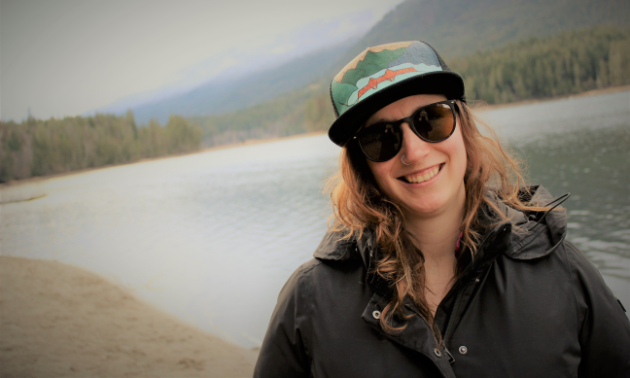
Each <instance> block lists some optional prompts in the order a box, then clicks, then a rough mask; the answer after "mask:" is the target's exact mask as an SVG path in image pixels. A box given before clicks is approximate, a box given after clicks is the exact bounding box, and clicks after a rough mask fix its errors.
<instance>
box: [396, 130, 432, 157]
mask: <svg viewBox="0 0 630 378" xmlns="http://www.w3.org/2000/svg"><path fill="white" fill-rule="evenodd" d="M401 129H402V132H403V145H402V148H401V149H400V153H401V154H402V155H405V162H406V163H409V164H411V163H417V162H419V161H421V160H422V159H424V158H425V157H426V156H427V154H428V153H429V151H430V149H431V146H430V143H427V142H425V141H423V140H422V139H420V138H419V137H418V136H417V135H416V134H415V133H414V132H413V130H411V127H409V125H408V124H407V123H406V122H405V123H403V124H402V125H401ZM402 155H401V156H402Z"/></svg>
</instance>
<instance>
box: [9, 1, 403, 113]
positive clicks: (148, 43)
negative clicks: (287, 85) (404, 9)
mask: <svg viewBox="0 0 630 378" xmlns="http://www.w3.org/2000/svg"><path fill="white" fill-rule="evenodd" d="M401 1H402V0H345V1H339V0H317V1H313V0H309V1H299V0H272V1H260V0H258V1H256V0H228V1H195V0H186V1H182V0H180V1H171V0H168V1H156V0H125V1H112V0H109V1H101V0H98V1H91V0H40V1H31V0H0V117H2V119H3V120H9V119H13V120H15V121H20V120H22V119H23V118H25V117H26V115H27V109H28V108H29V107H30V109H31V113H32V114H33V115H34V116H35V117H37V118H49V117H51V116H54V117H62V116H65V115H77V114H82V113H85V112H87V111H90V110H93V109H97V108H102V107H104V106H106V105H109V104H112V103H114V102H116V101H117V102H118V103H120V102H125V103H130V102H132V101H138V100H141V99H146V98H149V97H152V96H155V95H157V94H159V93H162V94H163V93H174V92H177V91H182V90H185V89H188V88H191V87H193V86H195V85H197V84H200V83H202V82H204V81H207V80H209V79H210V78H211V77H213V76H214V75H216V74H217V73H219V72H221V71H222V70H225V69H227V68H230V67H235V66H238V65H241V66H243V65H246V67H249V68H251V69H255V68H256V67H257V66H269V65H270V64H272V63H271V62H278V61H282V60H286V59H288V58H290V57H292V56H297V55H300V54H303V53H305V52H308V51H311V50H313V49H316V48H318V47H323V46H326V45H330V44H334V43H338V42H342V41H344V40H347V39H348V38H351V37H353V36H357V35H359V34H362V33H364V32H366V31H367V30H368V29H369V28H370V27H371V26H372V25H374V24H375V23H376V22H378V20H380V19H381V17H382V16H383V15H384V14H385V13H387V11H388V10H390V9H392V8H393V7H394V6H395V5H396V4H398V3H400V2H401ZM121 99H123V100H121Z"/></svg>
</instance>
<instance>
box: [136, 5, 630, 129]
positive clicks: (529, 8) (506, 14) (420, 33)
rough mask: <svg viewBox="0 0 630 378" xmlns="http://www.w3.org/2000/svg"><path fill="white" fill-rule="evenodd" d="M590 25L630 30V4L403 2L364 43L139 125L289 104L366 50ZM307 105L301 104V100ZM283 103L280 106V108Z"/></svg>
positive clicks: (256, 77) (476, 43)
mask: <svg viewBox="0 0 630 378" xmlns="http://www.w3.org/2000/svg"><path fill="white" fill-rule="evenodd" d="M593 25H611V26H620V27H624V28H627V27H630V1H628V0H547V1H543V0H439V1H438V0H406V1H404V2H403V3H401V4H399V5H398V6H397V7H396V8H395V9H393V10H392V11H390V12H389V13H388V14H386V15H385V16H384V17H383V19H382V20H381V21H379V22H378V23H377V24H376V25H375V26H374V27H372V28H371V29H370V30H369V31H368V33H367V34H366V35H365V36H363V37H362V38H361V39H360V40H359V41H351V42H349V43H346V44H343V45H339V46H335V47H331V48H329V49H327V50H322V51H318V52H316V53H313V54H309V55H307V56H304V57H302V58H298V59H296V60H293V61H290V62H288V63H285V64H283V65H281V66H280V67H277V68H274V69H268V70H265V71H262V72H258V73H254V74H250V75H247V76H245V77H243V78H240V79H236V80H225V79H216V80H213V81H211V82H209V83H206V84H204V85H201V86H199V87H198V88H196V89H194V90H192V91H189V92H187V93H184V94H181V95H176V96H172V97H169V98H166V99H162V100H160V101H156V102H152V103H148V104H146V105H142V106H137V107H134V108H133V111H134V114H135V116H136V119H137V121H138V122H139V123H141V124H143V123H146V122H147V121H148V120H149V119H150V118H156V119H158V120H159V121H161V122H162V123H164V122H166V120H167V119H168V117H169V115H170V114H178V115H182V116H186V117H191V116H197V117H199V116H209V115H217V114H228V113H232V112H235V111H238V110H241V109H245V108H247V107H250V106H255V105H258V104H262V103H269V102H270V101H271V102H273V99H274V98H281V97H282V98H285V97H287V96H289V97H290V96H291V93H292V91H294V90H297V91H300V90H301V89H303V88H304V87H307V86H309V85H311V84H317V85H318V86H319V87H320V90H319V94H318V96H320V97H321V96H322V95H323V94H325V93H326V86H327V83H328V82H329V80H330V78H332V77H333V76H334V74H335V73H336V72H337V71H339V70H340V69H341V68H342V67H343V66H344V65H345V63H346V62H348V61H350V60H351V59H352V58H353V57H354V56H356V55H357V54H359V53H360V52H361V51H363V50H364V49H365V48H366V47H368V46H375V45H378V44H382V43H386V42H391V41H404V40H418V39H420V40H423V41H425V42H428V43H429V44H431V45H432V46H433V47H435V48H436V49H437V50H438V51H439V52H440V54H441V55H442V56H443V57H444V58H445V60H446V61H447V62H449V61H450V60H449V58H459V57H463V56H468V55H470V54H472V53H475V52H480V51H487V50H490V49H495V48H500V47H503V46H506V45H508V44H511V43H514V42H517V41H521V40H524V39H527V38H532V37H546V36H551V35H556V34H558V33H560V32H563V31H570V30H576V29H580V28H584V27H588V26H593ZM300 98H302V97H300ZM283 101H285V100H281V102H283Z"/></svg>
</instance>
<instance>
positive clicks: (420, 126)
mask: <svg viewBox="0 0 630 378" xmlns="http://www.w3.org/2000/svg"><path fill="white" fill-rule="evenodd" d="M413 125H414V127H415V129H416V131H417V132H418V134H420V136H421V137H422V138H424V139H426V140H428V141H431V142H439V141H442V140H444V139H446V138H448V137H449V136H450V135H451V133H452V132H453V129H454V127H455V117H454V116H453V110H452V109H451V107H450V106H448V105H446V104H433V105H429V106H426V107H424V108H422V109H420V111H419V112H418V113H416V114H415V115H414V118H413Z"/></svg>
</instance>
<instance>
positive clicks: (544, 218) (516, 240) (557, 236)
mask: <svg viewBox="0 0 630 378" xmlns="http://www.w3.org/2000/svg"><path fill="white" fill-rule="evenodd" d="M523 193H524V194H525V193H527V192H526V191H523ZM529 195H531V198H530V199H529V201H527V203H529V204H532V205H534V204H535V205H538V206H548V207H551V208H552V209H551V210H548V211H544V212H536V211H528V212H522V211H519V210H516V209H513V208H511V207H509V206H507V205H505V204H503V203H502V202H501V201H499V200H498V198H497V196H496V195H495V194H494V193H493V192H492V191H488V196H489V197H491V198H492V200H493V201H494V203H496V204H497V207H498V208H499V209H500V210H501V211H502V213H503V214H504V215H506V217H507V218H508V221H507V222H496V220H495V221H494V222H493V221H492V219H500V218H499V217H498V216H497V215H494V216H492V215H489V213H490V211H487V210H485V211H484V210H480V211H483V212H484V213H483V214H482V217H484V218H485V219H486V221H487V222H488V224H490V225H492V224H494V226H495V227H492V228H491V229H492V231H489V232H488V233H487V234H486V235H485V237H484V238H482V239H483V240H484V242H482V246H483V245H485V244H487V243H490V244H496V243H498V244H501V245H502V246H503V247H504V248H501V249H502V250H503V252H504V253H505V254H506V255H507V256H508V257H510V258H511V259H515V260H533V259H537V258H541V257H544V256H547V255H549V254H550V253H552V252H553V251H554V250H555V249H556V248H557V247H558V246H559V245H560V244H561V243H562V241H563V240H564V238H565V236H566V232H567V230H566V225H567V214H566V211H563V210H554V209H556V207H557V206H559V205H560V204H561V203H562V202H564V201H566V199H567V198H568V197H569V194H565V195H563V196H560V197H558V198H555V199H554V198H553V197H552V196H551V194H550V193H549V191H548V190H547V189H545V188H544V187H543V186H540V185H537V186H531V187H529V194H527V196H528V197H529ZM508 234H509V236H508ZM346 235H347V230H341V231H329V232H327V233H326V235H325V236H324V238H323V239H322V241H321V242H320V243H319V246H318V247H317V249H316V250H315V252H314V253H313V257H315V258H317V259H320V260H329V261H344V260H349V259H352V258H355V257H357V255H358V256H360V257H361V259H362V260H363V262H364V263H365V266H367V267H369V266H370V264H371V263H372V258H373V254H374V250H375V248H374V247H375V237H374V233H373V232H372V230H370V229H365V230H364V231H363V234H362V235H361V236H360V237H358V236H355V235H353V236H352V237H350V238H345V237H346ZM493 249H494V248H493ZM485 257H486V258H487V257H489V256H485Z"/></svg>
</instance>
